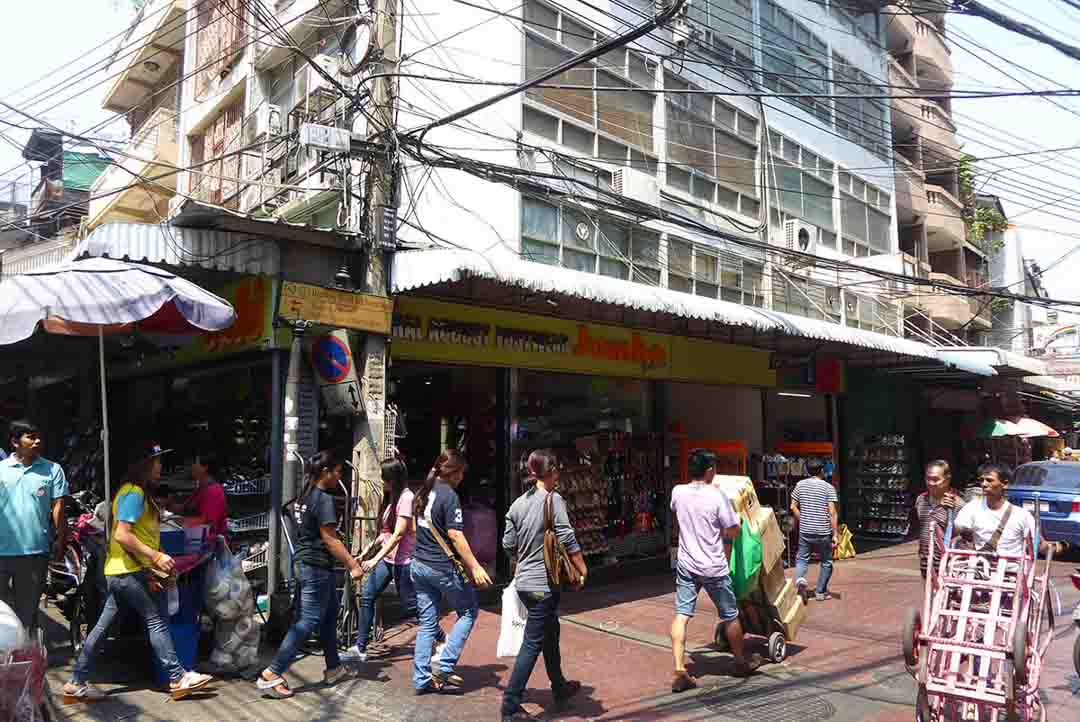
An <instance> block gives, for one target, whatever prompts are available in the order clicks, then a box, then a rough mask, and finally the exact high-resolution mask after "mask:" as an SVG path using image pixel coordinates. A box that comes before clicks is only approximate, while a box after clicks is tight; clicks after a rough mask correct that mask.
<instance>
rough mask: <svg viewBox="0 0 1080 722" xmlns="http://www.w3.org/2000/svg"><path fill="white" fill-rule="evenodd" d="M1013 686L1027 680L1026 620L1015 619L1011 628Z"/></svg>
mask: <svg viewBox="0 0 1080 722" xmlns="http://www.w3.org/2000/svg"><path fill="white" fill-rule="evenodd" d="M1012 653H1013V686H1014V687H1019V686H1021V685H1023V684H1025V683H1026V682H1027V620H1026V619H1017V620H1016V627H1014V628H1013V640H1012Z"/></svg>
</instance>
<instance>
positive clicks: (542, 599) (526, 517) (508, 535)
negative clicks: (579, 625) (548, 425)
mask: <svg viewBox="0 0 1080 722" xmlns="http://www.w3.org/2000/svg"><path fill="white" fill-rule="evenodd" d="M529 471H530V473H531V475H532V480H533V481H534V482H535V486H533V487H532V488H531V489H529V490H528V491H526V492H525V493H524V494H522V495H521V496H519V497H518V498H517V500H515V501H514V503H513V504H511V505H510V511H508V512H507V513H506V531H504V532H503V539H502V545H503V548H504V549H505V550H506V552H507V554H509V555H510V557H511V558H513V559H516V560H517V569H516V573H515V574H514V584H515V586H516V587H517V593H518V598H519V599H521V603H522V604H524V605H525V608H526V609H528V610H529V614H528V618H527V619H526V621H525V634H524V639H523V640H522V643H521V649H520V650H519V651H518V656H517V661H516V662H515V663H514V671H513V673H512V674H511V675H510V681H509V683H508V684H507V685H506V691H505V692H504V694H503V700H502V718H503V720H514V719H519V718H521V717H522V715H523V714H524V713H523V712H522V709H521V698H522V695H523V694H524V692H525V685H527V684H528V682H529V677H530V676H531V675H532V671H533V667H535V666H536V658H537V657H539V656H540V653H541V652H543V653H544V667H545V668H546V669H547V675H548V679H549V680H551V691H552V693H553V694H554V696H555V701H556V702H557V703H558V704H559V705H560V706H561V705H562V704H563V703H565V702H566V701H567V700H569V699H570V698H571V697H572V696H574V694H575V693H576V692H577V691H578V690H579V689H580V688H581V684H580V683H578V682H572V681H569V680H567V679H566V677H564V676H563V672H562V657H561V654H560V652H559V595H560V591H561V590H560V589H552V588H551V583H550V582H549V581H548V572H547V565H546V564H545V563H544V504H545V502H546V501H547V500H548V499H549V498H550V499H551V512H552V513H551V517H552V518H551V527H552V530H553V531H554V532H555V534H556V536H558V538H559V541H561V542H562V543H563V546H565V547H566V551H567V553H568V554H569V555H570V561H571V563H572V564H573V565H574V566H575V567H577V570H578V572H579V573H580V574H581V581H582V584H584V583H585V574H586V572H587V569H586V567H585V558H584V557H583V556H582V554H581V546H580V545H579V544H578V541H577V537H576V536H575V535H574V528H573V527H572V526H570V518H569V516H568V515H567V513H566V502H565V501H563V498H562V496H560V495H559V493H558V492H557V491H555V487H556V485H557V484H558V481H559V469H558V462H557V460H556V457H555V455H554V453H552V452H551V451H549V450H547V449H540V450H537V451H534V452H533V453H532V454H531V455H530V456H529Z"/></svg>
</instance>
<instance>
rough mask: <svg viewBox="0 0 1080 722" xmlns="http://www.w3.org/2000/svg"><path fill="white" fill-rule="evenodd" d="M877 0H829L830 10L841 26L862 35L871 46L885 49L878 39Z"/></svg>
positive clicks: (848, 31) (854, 33) (847, 30)
mask: <svg viewBox="0 0 1080 722" xmlns="http://www.w3.org/2000/svg"><path fill="white" fill-rule="evenodd" d="M879 8H880V6H879V4H878V3H877V2H875V0H829V12H830V13H831V14H832V16H833V19H834V20H836V22H838V23H839V24H840V28H841V29H842V30H843V31H844V32H845V33H848V34H850V35H854V36H856V37H861V38H862V39H863V40H864V41H865V42H866V43H867V44H868V45H870V47H872V48H875V49H877V50H884V48H883V47H882V45H881V41H880V40H879V39H878V10H879Z"/></svg>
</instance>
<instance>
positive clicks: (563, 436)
mask: <svg viewBox="0 0 1080 722" xmlns="http://www.w3.org/2000/svg"><path fill="white" fill-rule="evenodd" d="M389 378H390V380H391V387H390V394H391V396H390V398H391V402H392V403H393V404H394V406H395V410H396V412H397V414H398V424H397V428H398V434H399V437H398V438H397V440H396V444H397V446H398V448H399V449H400V450H401V451H402V452H404V453H405V454H406V456H407V457H408V459H409V462H410V465H411V466H415V467H418V469H419V471H418V472H417V474H414V475H416V476H418V475H419V474H421V473H423V472H424V471H426V469H427V468H429V467H430V464H431V459H433V458H434V456H435V455H436V454H438V452H439V449H440V448H442V447H445V446H453V447H456V448H459V449H460V450H462V451H463V452H464V453H465V455H466V457H467V458H468V460H469V464H470V474H469V478H468V479H467V482H466V484H465V486H464V487H463V488H464V493H463V496H464V497H465V503H466V516H467V517H468V516H470V514H472V515H477V516H479V517H480V519H481V521H480V522H479V523H474V524H471V525H469V524H468V522H467V526H470V528H471V529H472V530H473V533H474V534H475V535H476V536H475V537H471V538H470V541H471V542H472V543H473V545H474V547H479V548H480V549H481V550H483V552H485V553H486V552H487V551H488V550H490V549H497V547H498V544H497V541H498V534H499V531H500V530H499V528H498V527H499V526H500V525H501V522H502V518H503V516H504V514H505V510H506V508H507V507H508V505H509V503H510V502H511V501H512V500H513V499H514V498H515V496H516V495H518V494H519V493H520V492H521V490H522V483H523V480H524V474H523V466H524V462H525V460H526V459H527V457H528V455H529V453H530V452H531V451H532V450H534V449H537V448H551V449H554V450H555V451H556V453H557V454H558V456H559V457H560V459H561V461H562V467H563V475H562V482H561V486H562V490H563V492H564V494H565V495H566V497H567V500H568V506H569V508H570V513H571V517H572V521H573V522H574V525H575V528H576V529H577V531H578V535H579V539H580V541H581V542H582V544H583V546H584V548H585V551H586V554H587V555H588V556H589V557H590V562H591V563H592V564H594V565H601V564H616V563H623V562H626V561H631V560H639V559H647V558H659V557H666V556H667V553H668V534H669V533H670V524H669V520H668V513H667V509H668V499H669V492H670V487H671V484H672V483H676V482H677V481H679V480H680V479H681V472H680V463H679V460H680V457H681V454H682V453H683V452H684V451H685V449H686V447H687V446H688V445H690V444H699V443H701V444H703V443H705V442H709V443H710V444H713V443H715V442H716V441H717V440H719V439H726V440H728V441H729V442H733V443H737V444H740V445H741V448H742V449H744V450H745V449H747V448H748V442H749V444H750V445H752V446H753V448H754V449H755V450H759V452H760V449H761V441H762V439H763V438H764V428H763V426H762V423H761V421H762V410H763V408H764V406H763V398H762V391H761V390H762V389H764V388H771V387H773V386H775V383H776V372H775V371H772V370H770V369H769V353H768V352H766V351H760V350H757V349H751V348H746V347H740V346H734V345H728V344H722V343H717V342H710V341H702V340H698V339H691V338H685V337H679V336H673V335H666V334H659V333H649V332H639V331H633V330H630V329H625V328H620V327H617V326H612V325H605V324H593V323H580V322H576V321H570V320H565V319H560V318H552V317H547V316H539V315H532V314H523V313H515V312H511V311H503V310H495V309H489V308H483V307H478V306H467V305H462V304H454V303H449V302H445V301H436V300H431V299H424V298H413V297H408V296H400V297H398V299H397V301H396V307H395V316H394V329H393V342H392V344H391V366H390V369H389ZM740 455H741V457H742V459H741V467H740V465H739V464H740V462H738V461H735V460H733V466H732V468H730V469H726V470H727V471H729V472H731V473H737V472H739V471H740V469H741V470H742V473H747V472H746V469H747V459H746V456H747V454H746V452H745V451H743V452H741V454H740ZM488 520H491V521H488ZM495 556H496V557H498V553H497V554H496V555H495ZM485 561H486V560H485ZM497 561H498V559H497V558H496V559H493V560H492V562H496V563H494V564H493V566H495V567H498V571H500V572H503V573H504V574H505V572H506V571H507V570H506V567H505V566H504V565H499V564H498V563H497Z"/></svg>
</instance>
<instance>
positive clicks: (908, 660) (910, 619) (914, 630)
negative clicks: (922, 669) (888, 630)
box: [902, 609, 922, 669]
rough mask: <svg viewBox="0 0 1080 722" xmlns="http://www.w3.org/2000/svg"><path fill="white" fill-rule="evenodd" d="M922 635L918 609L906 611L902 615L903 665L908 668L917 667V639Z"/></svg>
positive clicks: (920, 617)
mask: <svg viewBox="0 0 1080 722" xmlns="http://www.w3.org/2000/svg"><path fill="white" fill-rule="evenodd" d="M921 633H922V614H921V613H920V612H919V610H918V609H908V610H907V614H905V615H904V634H903V637H902V640H903V644H904V663H905V664H907V666H908V668H909V669H911V668H915V667H917V666H918V665H919V646H918V639H917V637H918V636H919V634H921Z"/></svg>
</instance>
